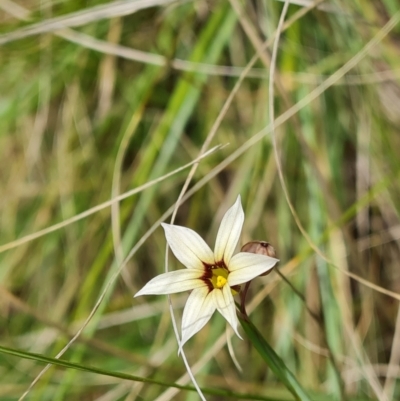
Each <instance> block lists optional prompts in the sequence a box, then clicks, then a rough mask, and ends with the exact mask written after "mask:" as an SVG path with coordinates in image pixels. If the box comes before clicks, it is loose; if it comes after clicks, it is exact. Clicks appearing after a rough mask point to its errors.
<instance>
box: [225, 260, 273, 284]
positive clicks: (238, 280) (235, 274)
mask: <svg viewBox="0 0 400 401" xmlns="http://www.w3.org/2000/svg"><path fill="white" fill-rule="evenodd" d="M277 262H279V260H278V259H275V258H270V257H269V256H265V255H257V254H255V253H247V252H240V253H237V254H236V255H235V256H234V257H233V258H232V259H231V261H230V263H229V266H228V269H229V271H230V273H229V275H228V284H229V285H230V286H231V287H232V286H233V285H238V284H243V283H247V282H248V281H250V280H252V279H253V278H254V277H257V276H259V275H260V274H263V273H265V272H266V271H268V270H270V269H272V268H273V267H274V266H275V264H276V263H277Z"/></svg>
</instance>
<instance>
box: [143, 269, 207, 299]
mask: <svg viewBox="0 0 400 401" xmlns="http://www.w3.org/2000/svg"><path fill="white" fill-rule="evenodd" d="M202 274H203V272H202V271H199V270H194V269H191V270H187V269H181V270H175V271H173V272H168V273H163V274H160V275H159V276H156V277H154V278H153V279H152V280H150V281H149V282H148V283H147V284H146V285H145V286H144V287H143V288H142V289H141V290H140V291H139V292H137V293H136V294H135V297H138V296H139V295H161V294H174V293H176V292H183V291H189V290H193V289H194V288H200V287H204V286H206V285H207V284H206V283H205V282H204V281H203V280H201V279H200V277H201V276H202Z"/></svg>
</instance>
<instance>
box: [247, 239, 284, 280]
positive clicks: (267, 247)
mask: <svg viewBox="0 0 400 401" xmlns="http://www.w3.org/2000/svg"><path fill="white" fill-rule="evenodd" d="M240 251H241V252H249V253H258V254H259V255H265V256H270V257H271V258H275V256H276V253H275V249H274V247H273V246H272V245H271V244H270V243H269V242H266V241H250V242H248V243H247V244H244V245H243V246H242V249H241V250H240ZM271 271H272V269H270V270H268V271H267V272H265V273H264V274H261V276H266V275H267V274H269V273H271Z"/></svg>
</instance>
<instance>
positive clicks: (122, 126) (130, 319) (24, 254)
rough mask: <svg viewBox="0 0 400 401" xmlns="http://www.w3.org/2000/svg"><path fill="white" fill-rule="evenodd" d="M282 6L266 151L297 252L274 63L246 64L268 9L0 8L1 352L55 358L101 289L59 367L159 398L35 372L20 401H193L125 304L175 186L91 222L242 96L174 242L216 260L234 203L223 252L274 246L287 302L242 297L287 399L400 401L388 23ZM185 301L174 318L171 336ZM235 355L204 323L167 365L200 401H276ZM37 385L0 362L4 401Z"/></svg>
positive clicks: (202, 169)
mask: <svg viewBox="0 0 400 401" xmlns="http://www.w3.org/2000/svg"><path fill="white" fill-rule="evenodd" d="M294 3H296V4H293V5H290V7H289V11H288V16H287V18H288V19H290V18H292V20H291V23H290V24H289V26H288V27H287V29H286V30H285V32H283V33H282V37H281V40H280V43H279V50H278V58H277V71H276V75H275V79H274V81H275V115H276V117H277V119H278V122H279V124H278V127H277V129H276V139H277V147H278V149H277V150H278V154H279V157H280V162H281V165H282V173H283V176H284V178H285V181H286V185H287V187H288V194H289V197H290V199H291V201H292V202H293V206H294V208H295V210H296V212H297V214H298V216H299V219H300V222H301V224H302V225H303V226H304V228H305V230H306V232H307V234H308V235H309V239H307V238H306V237H305V236H304V235H303V234H302V233H301V231H300V230H299V229H298V226H297V224H296V222H295V219H294V218H293V216H292V214H291V212H290V209H289V207H288V203H287V199H286V197H285V194H284V191H283V190H282V184H281V181H280V179H279V175H278V168H277V162H276V158H275V157H274V152H273V146H272V142H271V135H270V130H269V129H268V128H266V127H268V124H269V123H270V121H269V117H268V75H269V65H270V60H271V51H272V46H269V47H267V46H263V43H264V42H265V41H266V40H269V41H270V43H272V38H273V35H274V32H275V30H276V27H277V25H278V20H279V16H280V13H281V11H282V7H283V3H282V2H280V1H275V0H254V1H251V2H250V1H249V2H244V1H240V0H230V1H222V0H216V1H205V0H191V1H182V2H180V1H172V0H135V1H110V2H106V1H98V0H87V1H85V2H78V1H60V0H37V1H30V0H25V1H22V0H15V1H13V0H0V21H1V24H0V60H1V62H0V188H1V197H0V251H1V254H0V291H1V293H0V332H1V345H2V346H5V347H9V348H13V349H19V350H21V351H27V352H35V353H39V354H43V355H46V356H49V357H54V356H55V355H57V353H58V352H59V351H60V350H61V349H62V348H63V347H64V346H65V345H66V344H67V343H68V341H69V340H70V339H71V338H72V336H73V335H74V334H75V333H76V332H77V330H78V329H79V328H80V327H82V324H83V322H84V320H85V319H87V318H88V316H89V315H90V313H91V311H92V310H93V308H94V306H95V304H96V302H97V300H98V299H99V296H100V295H101V293H102V292H103V290H104V289H105V287H106V285H107V283H109V288H108V289H107V292H106V294H105V297H104V299H103V300H102V302H101V304H100V306H99V307H98V310H97V311H96V313H95V315H94V316H93V317H92V318H91V319H90V323H89V324H88V326H87V327H86V328H85V329H84V331H83V333H82V334H81V335H80V336H79V337H78V338H77V340H76V341H75V342H74V343H73V344H72V345H71V346H70V348H69V349H68V351H67V352H66V353H65V354H64V355H63V356H62V358H63V359H65V360H69V361H73V362H75V363H78V364H84V365H90V366H94V367H99V368H102V369H107V370H109V371H114V372H126V373H130V374H134V375H137V376H141V377H145V378H153V379H157V380H160V381H162V382H165V383H166V384H167V386H166V387H164V386H159V385H155V384H148V383H138V382H137V383H135V382H131V381H123V380H120V379H117V378H111V377H106V376H102V375H98V374H94V373H87V372H77V371H75V370H69V369H62V368H55V367H51V368H50V369H49V370H48V371H47V373H45V374H44V375H43V376H42V377H41V379H40V380H39V381H38V383H37V384H36V385H35V386H34V387H33V389H32V390H30V392H29V393H28V394H27V397H26V399H29V400H99V401H100V400H101V401H105V400H197V399H198V398H199V397H198V395H197V394H196V393H193V392H188V391H186V390H185V391H180V390H176V389H173V388H168V383H172V382H179V383H182V384H190V380H189V379H188V377H187V375H186V370H185V367H184V364H183V362H182V360H181V359H180V358H179V357H178V356H177V344H176V339H175V336H174V333H173V329H172V323H171V317H170V314H169V310H168V302H167V300H166V298H165V297H141V298H138V299H133V298H132V296H133V295H134V294H135V292H136V291H137V290H138V289H140V288H141V287H142V286H143V285H144V284H145V283H146V282H147V281H148V280H149V279H150V278H152V277H154V276H155V275H157V274H159V273H161V272H162V271H163V270H164V255H165V238H164V235H163V232H162V230H161V228H160V227H159V222H160V219H164V220H166V221H169V219H170V215H171V210H172V209H171V207H172V206H173V205H174V202H176V200H177V198H178V196H179V193H180V191H181V189H182V186H183V184H184V182H185V180H186V178H187V175H188V171H189V170H188V169H186V170H185V171H183V172H179V173H177V174H175V175H173V176H171V177H169V178H166V179H164V180H162V181H161V182H159V183H157V184H156V185H153V186H151V187H148V188H146V189H143V190H140V191H138V193H136V194H135V195H133V196H129V197H127V198H126V199H124V200H122V201H121V202H120V203H118V202H114V203H113V206H112V207H110V206H109V205H108V206H106V207H102V208H99V209H101V210H95V211H93V210H92V208H94V207H95V206H97V205H100V204H102V203H103V202H105V201H107V200H109V199H111V198H114V197H116V196H118V195H120V194H123V193H125V192H126V191H129V190H131V189H134V188H138V187H140V186H141V185H143V184H146V183H148V182H150V181H151V180H152V179H154V178H158V177H161V176H163V175H164V174H166V173H168V172H171V171H173V170H175V169H177V168H179V167H181V166H183V165H185V164H187V163H189V162H191V161H192V160H194V159H196V157H198V156H199V154H200V149H201V148H202V146H203V144H204V142H205V141H206V138H207V137H208V135H209V134H210V132H211V130H212V127H213V125H214V124H215V123H216V120H217V117H218V115H219V113H220V112H221V109H222V107H223V105H224V103H225V102H226V100H227V99H228V97H229V96H230V94H232V90H233V89H234V87H235V84H236V83H237V82H238V80H239V77H240V75H241V74H242V77H241V78H243V80H242V82H241V85H240V86H239V87H238V90H237V92H236V94H235V96H234V97H233V100H232V102H231V103H230V105H229V108H228V109H227V112H226V113H225V114H224V115H223V116H222V117H223V118H222V120H221V123H220V124H219V126H218V127H217V128H218V129H217V130H216V131H215V136H214V137H213V138H212V141H211V144H210V145H209V147H208V148H210V147H213V146H215V145H226V146H224V147H222V148H221V149H218V150H217V151H215V152H214V153H212V154H211V155H209V156H208V157H206V158H204V159H203V160H202V161H201V162H200V164H199V166H198V169H197V170H196V173H195V175H194V177H193V180H192V181H191V183H190V186H189V188H190V191H189V194H190V197H188V198H187V200H186V201H185V202H184V203H183V204H182V205H181V206H180V208H179V210H178V214H177V219H176V223H177V224H181V225H184V226H188V227H191V228H193V229H194V230H196V231H197V232H199V233H200V234H201V235H202V236H203V237H204V238H206V240H207V241H208V242H209V244H210V245H213V242H214V240H215V234H216V230H217V228H218V225H219V222H220V220H221V217H222V215H223V213H224V212H225V211H226V209H227V208H228V207H229V206H230V205H231V204H233V202H234V200H235V199H236V197H237V195H238V194H241V196H242V201H243V206H244V210H245V214H246V220H245V225H244V229H243V234H242V239H241V243H242V244H244V243H245V242H247V241H249V240H267V241H269V242H271V243H272V245H273V246H274V247H275V249H276V251H277V254H278V257H279V258H280V260H281V262H280V265H279V267H278V268H279V270H280V271H281V272H282V273H283V274H284V275H285V276H286V277H287V279H288V280H289V281H290V282H291V283H292V286H294V287H295V288H297V290H298V292H299V294H298V293H296V292H295V291H294V289H293V287H290V286H289V285H288V284H287V282H285V281H283V280H282V278H281V276H279V275H278V274H277V273H276V272H272V273H271V274H270V275H268V276H267V277H262V278H259V279H257V280H255V282H254V283H253V284H252V286H251V287H250V294H249V298H248V309H249V312H251V319H252V321H253V322H254V323H255V325H256V326H257V327H258V328H259V330H260V331H261V332H262V333H263V335H264V336H265V338H266V339H267V340H268V341H269V342H270V344H271V345H273V347H274V349H275V350H276V352H277V353H278V354H279V355H280V356H281V357H282V358H283V360H284V361H285V363H286V364H287V366H288V367H289V368H290V369H291V370H292V372H293V373H294V374H295V375H296V377H297V379H298V380H299V382H300V383H301V384H302V385H303V386H304V387H305V388H306V389H307V391H308V392H309V393H310V395H311V397H312V398H313V399H315V400H339V399H347V400H370V399H371V400H372V399H374V400H375V399H377V400H380V401H383V400H392V399H393V400H396V399H400V385H399V382H396V380H398V378H399V375H400V370H399V361H400V313H399V312H398V311H399V305H398V300H399V299H400V297H399V293H400V269H399V260H400V253H399V238H400V222H399V213H400V204H399V201H398V199H399V196H400V185H399V172H400V161H399V160H400V157H399V155H400V151H399V149H400V135H399V123H400V86H399V84H400V25H399V24H397V22H398V21H399V19H400V18H399V14H398V9H399V4H398V2H397V1H396V0H377V1H373V2H369V1H365V0H364V1H363V0H359V1H352V2H347V1H341V0H337V1H334V0H332V1H326V2H323V3H322V2H319V4H318V5H316V4H314V3H313V2H312V1H309V0H302V1H296V2H294ZM305 7H308V8H305ZM299 13H302V14H299ZM388 21H391V22H389V23H392V26H390V27H389V28H390V29H388V34H387V36H385V37H384V38H383V37H379V32H380V30H381V29H382V28H383V27H384V26H385V24H387V23H388ZM377 35H378V36H377ZM376 38H379V40H377V41H376V42H377V43H375V45H374V46H373V47H370V48H369V47H367V46H369V45H368V43H370V41H373V40H375V39H376ZM366 50H367V51H366ZM362 52H364V53H362ZM255 54H258V55H259V58H258V59H257V60H256V62H255V64H254V65H253V66H252V68H251V69H249V70H248V71H247V72H244V68H245V67H246V65H247V64H248V63H249V61H250V60H251V59H252V57H253V56H254V55H255ZM356 54H363V57H360V58H359V59H358V60H357V62H356V63H355V65H354V67H353V68H352V69H350V70H349V71H346V74H344V76H342V75H343V74H340V71H341V70H340V68H341V67H342V66H343V65H345V64H346V63H347V62H348V61H349V60H350V59H351V58H352V57H353V56H355V55H356ZM335 74H336V75H335ZM331 75H333V76H334V77H335V76H336V78H334V79H333V80H332V81H331V85H330V86H329V88H323V90H321V91H320V94H319V95H318V96H315V99H314V100H313V99H311V98H310V97H309V96H310V94H312V93H315V92H313V91H315V90H316V88H318V87H319V85H321V84H322V85H323V83H324V82H325V80H326V79H328V77H329V76H331ZM304 99H306V101H304ZM307 99H308V100H307ZM299 101H304V103H303V104H301V107H298V109H297V110H296V112H292V113H291V116H290V117H287V118H285V117H283V118H281V117H279V116H281V115H283V113H285V112H287V111H288V110H293V109H291V108H292V107H293V106H294V105H295V104H296V103H297V102H299ZM248 141H250V142H248ZM168 211H169V214H168V213H167V214H165V213H166V212H168ZM84 212H88V213H87V216H85V217H84V218H81V217H82V216H80V214H81V213H84ZM75 216H77V217H76V218H75V219H74V220H69V219H71V218H74V217H75ZM60 222H66V223H65V224H62V225H61V226H60V227H53V226H54V225H55V224H57V223H60ZM51 227H53V229H51V230H49V232H46V231H44V232H43V231H41V230H44V229H47V228H51ZM31 234H35V235H34V237H27V236H28V235H31ZM19 239H22V240H20V241H18V240H19ZM310 240H311V241H312V242H311V243H310ZM316 246H317V247H318V249H319V250H318V252H319V253H318V252H316ZM132 250H133V252H131V251H132ZM129 252H131V253H130V255H129V258H128V259H127V260H125V261H124V259H125V258H126V257H127V255H128V254H129ZM122 266H123V269H122V270H121V269H120V267H122ZM181 267H182V266H180V265H179V263H178V262H177V261H176V260H175V259H174V258H173V257H171V258H170V269H176V268H181ZM119 270H121V271H120V274H118V276H117V279H116V280H114V281H110V280H111V279H112V275H113V274H114V273H116V272H118V271H119ZM349 274H351V275H353V278H351V277H349ZM362 280H364V281H363V282H362ZM371 284H373V285H375V286H376V287H375V288H372V286H371ZM385 290H388V291H390V292H388V293H386V294H385V293H384V292H385ZM299 295H302V297H303V298H302V297H301V296H299ZM396 296H397V299H396ZM186 297H187V295H186V294H178V295H176V296H173V297H172V301H173V305H174V309H175V310H176V316H177V319H178V321H179V318H180V316H181V311H182V306H183V304H184V302H185V299H186ZM310 312H311V313H310ZM231 336H232V333H231V332H229V331H228V332H227V333H226V332H225V321H224V320H223V319H222V317H221V316H220V315H216V316H214V317H213V319H212V320H211V323H210V324H208V325H207V326H206V327H205V328H204V329H203V330H202V331H201V332H200V333H199V334H197V335H196V336H195V337H194V338H193V339H192V340H190V341H189V343H188V344H187V346H186V347H185V349H186V354H187V357H188V360H189V363H190V365H191V366H192V368H193V371H194V372H195V375H196V378H197V379H198V382H199V384H200V385H201V386H204V387H208V388H214V389H219V390H223V391H228V390H229V391H231V392H233V395H232V394H231V395H228V394H226V395H222V396H221V395H219V396H215V395H214V396H213V395H208V396H207V399H209V400H220V399H227V400H235V399H239V397H240V395H239V394H241V393H248V394H253V395H256V396H258V397H259V398H257V399H270V400H291V399H293V397H292V396H291V394H290V393H289V392H288V391H287V390H286V389H285V388H284V387H283V386H282V384H281V383H280V382H279V381H278V380H277V379H276V378H275V377H274V375H273V374H272V373H271V372H270V370H269V369H268V368H267V367H266V366H265V363H264V362H263V361H262V359H261V358H260V357H259V356H258V354H257V353H256V351H255V350H254V349H252V347H251V345H250V344H249V343H248V341H246V340H244V341H241V340H240V339H238V338H236V337H232V338H231ZM227 341H228V343H229V346H227ZM232 350H233V351H232ZM234 361H236V365H239V366H240V367H241V371H240V369H238V367H237V366H236V365H235V363H234ZM43 367H44V365H43V364H42V363H39V362H38V361H36V360H26V359H24V358H22V357H20V358H18V357H15V356H10V355H7V354H0V399H1V400H17V399H19V397H21V395H22V394H23V393H24V392H25V391H26V390H27V388H28V387H29V385H30V383H31V382H32V381H33V380H34V379H35V377H37V375H38V374H39V373H40V372H41V370H42V369H43ZM246 399H250V398H246Z"/></svg>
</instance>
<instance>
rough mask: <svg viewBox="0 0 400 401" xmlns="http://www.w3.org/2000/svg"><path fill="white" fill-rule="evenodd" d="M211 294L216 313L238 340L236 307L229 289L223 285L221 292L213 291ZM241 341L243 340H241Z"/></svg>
mask: <svg viewBox="0 0 400 401" xmlns="http://www.w3.org/2000/svg"><path fill="white" fill-rule="evenodd" d="M211 294H213V296H214V302H215V304H216V305H217V309H218V312H219V313H220V314H221V315H222V316H223V317H224V318H225V319H226V320H227V321H228V323H229V324H230V325H231V326H232V328H233V330H234V331H235V333H236V334H237V336H238V337H239V338H241V339H242V337H241V336H240V334H239V332H238V320H237V316H236V307H235V302H234V300H233V296H232V292H231V288H230V287H229V285H224V286H223V288H222V290H219V289H214V290H213V291H212V292H211ZM242 340H243V339H242Z"/></svg>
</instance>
